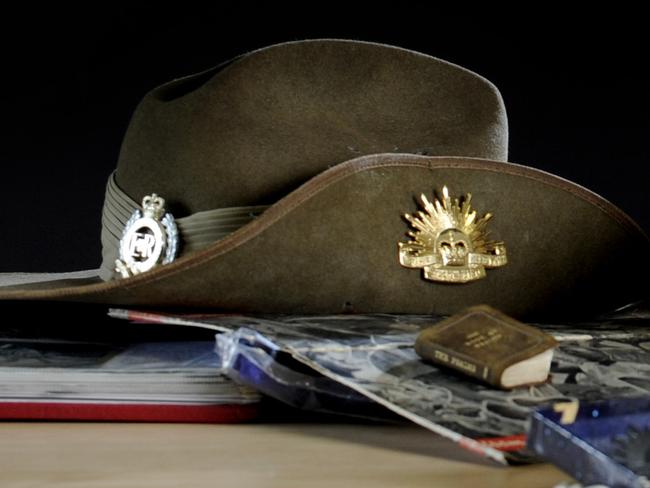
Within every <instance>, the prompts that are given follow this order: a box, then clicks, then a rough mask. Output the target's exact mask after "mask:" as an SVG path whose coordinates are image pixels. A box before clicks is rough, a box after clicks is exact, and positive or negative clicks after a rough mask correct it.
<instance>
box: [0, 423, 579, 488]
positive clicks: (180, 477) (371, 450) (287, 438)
mask: <svg viewBox="0 0 650 488" xmlns="http://www.w3.org/2000/svg"><path fill="white" fill-rule="evenodd" d="M568 479H569V477H568V476H567V475H566V474H564V473H562V472H560V471H558V470H557V469H555V468H554V467H553V466H551V465H548V464H543V465H542V464H540V465H532V466H520V467H500V466H495V465H492V464H490V463H488V462H486V461H483V460H481V459H480V458H477V457H475V456H473V455H471V454H469V453H466V452H464V451H462V450H459V448H457V447H456V446H454V445H453V444H450V443H449V442H448V441H446V440H444V439H441V438H439V437H437V436H435V435H433V434H432V433H430V432H428V431H426V430H424V429H422V428H419V427H415V426H413V427H409V426H390V425H389V426H386V425H366V424H358V425H357V424H294V423H292V424H256V425H199V424H194V425H192V424H185V425H182V424H136V423H134V424H128V423H114V424H111V423H29V422H25V423H20V422H3V423H0V487H2V488H14V487H20V488H26V487H37V486H48V487H53V488H58V487H72V488H75V487H83V488H92V487H157V488H163V487H183V488H185V487H187V488H198V487H204V486H205V487H208V486H209V487H230V486H233V487H305V488H308V487H334V486H353V487H354V488H364V487H372V488H380V487H388V486H400V487H401V486H404V487H407V486H414V487H419V486H422V487H424V486H426V487H483V488H491V487H494V488H496V487H504V486H508V487H526V488H534V487H545V488H550V487H552V486H554V485H555V484H557V483H558V482H561V481H567V480H568Z"/></svg>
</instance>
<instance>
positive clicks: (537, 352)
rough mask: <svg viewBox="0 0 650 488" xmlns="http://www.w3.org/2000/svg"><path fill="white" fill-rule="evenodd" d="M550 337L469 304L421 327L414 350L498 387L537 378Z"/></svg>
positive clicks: (544, 367) (548, 354)
mask: <svg viewBox="0 0 650 488" xmlns="http://www.w3.org/2000/svg"><path fill="white" fill-rule="evenodd" d="M556 345H557V342H556V341H555V339H554V338H553V337H552V336H551V335H549V334H547V333H545V332H543V331H541V330H539V329H537V328H535V327H531V326H530V325H525V324H522V323H521V322H518V321H516V320H515V319H513V318H511V317H508V316H507V315H505V314H503V313H501V312H499V311H498V310H495V309H493V308H492V307H489V306H487V305H479V306H476V307H471V308H468V309H466V310H464V311H463V312H461V313H459V314H456V315H452V316H451V317H449V318H447V319H445V320H442V321H441V322H439V323H438V324H436V325H434V326H433V327H429V328H427V329H425V330H423V331H422V332H421V333H420V335H419V336H418V338H417V340H416V342H415V351H416V352H417V353H418V355H419V356H420V357H422V358H424V359H426V360H428V361H431V362H433V363H435V364H439V365H443V366H446V367H449V368H453V369H456V370H458V371H461V372H462V373H465V374H467V375H470V376H472V377H474V378H477V379H479V380H482V381H485V382H487V383H489V384H491V385H494V386H496V387H499V388H505V389H510V388H515V387H517V386H524V385H531V384H537V383H543V382H544V381H546V379H547V378H548V374H549V371H550V368H551V360H552V358H553V348H554V347H555V346H556Z"/></svg>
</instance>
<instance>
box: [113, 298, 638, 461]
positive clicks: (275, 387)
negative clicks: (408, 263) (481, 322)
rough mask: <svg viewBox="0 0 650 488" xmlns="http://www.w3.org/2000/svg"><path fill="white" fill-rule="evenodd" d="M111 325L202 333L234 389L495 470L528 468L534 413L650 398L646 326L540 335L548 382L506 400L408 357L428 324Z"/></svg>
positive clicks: (380, 318) (194, 321)
mask: <svg viewBox="0 0 650 488" xmlns="http://www.w3.org/2000/svg"><path fill="white" fill-rule="evenodd" d="M111 314H112V315H113V316H118V317H122V318H128V319H131V320H135V321H138V320H145V321H148V322H158V323H172V324H177V325H190V326H199V327H206V328H211V329H213V330H215V331H218V332H221V334H218V335H217V349H218V352H219V356H220V358H221V361H222V367H223V368H224V370H225V371H226V372H227V374H228V375H229V376H231V377H232V378H233V379H235V380H237V381H240V382H242V383H244V384H247V385H249V386H252V387H255V388H256V389H258V390H260V391H262V392H264V393H267V394H270V395H272V396H274V397H276V398H278V399H280V400H283V401H285V402H288V403H291V404H293V405H296V406H302V407H304V408H311V409H323V410H327V411H338V412H340V413H352V414H359V415H366V414H367V415H369V416H373V417H377V416H382V415H383V416H384V417H386V416H387V415H386V414H385V413H383V414H382V412H381V411H379V409H378V408H377V406H378V405H381V406H383V407H385V409H388V410H390V411H391V412H393V413H394V414H398V415H399V416H402V417H404V418H407V419H409V420H411V421H413V422H415V423H417V424H420V425H422V426H424V427H426V428H428V429H430V430H431V431H433V432H436V433H438V434H440V435H443V436H445V437H447V438H449V439H451V440H453V441H455V442H457V443H458V444H459V445H460V446H462V447H464V448H467V449H470V450H472V451H474V452H476V453H479V454H481V455H483V456H486V457H488V458H490V459H492V460H494V461H497V462H500V463H507V462H520V461H526V460H529V459H530V457H529V456H530V453H529V452H527V451H526V448H525V445H526V439H525V431H526V425H527V421H528V418H529V414H530V412H531V411H532V410H533V409H534V408H536V407H542V406H545V405H549V404H551V403H554V402H557V401H566V400H572V399H578V400H581V401H594V400H599V399H603V398H608V397H612V396H618V397H624V396H636V395H639V394H644V393H650V346H649V344H650V328H648V327H643V325H647V323H648V322H647V320H648V319H647V317H646V316H645V315H634V314H633V315H628V316H621V317H620V318H619V319H616V320H608V321H603V322H599V323H590V324H577V325H572V326H567V325H548V324H547V325H539V324H538V326H540V327H541V328H543V329H544V330H546V331H547V332H550V333H552V334H553V335H554V336H555V337H556V339H558V341H559V342H560V345H559V347H558V349H557V350H556V351H555V354H554V359H553V364H552V374H551V377H550V381H549V382H548V383H545V384H542V385H537V386H530V387H522V388H517V389H514V390H510V391H504V390H498V389H494V388H492V387H490V386H487V385H483V384H481V383H478V382H476V381H473V380H472V379H470V378H467V377H465V376H461V375H459V374H456V373H454V372H452V371H449V370H441V369H439V368H438V367H436V366H434V365H431V364H429V363H426V362H424V361H422V360H421V359H420V358H419V357H418V356H417V355H416V354H415V351H414V349H413V344H414V342H415V338H416V337H417V335H418V333H419V332H420V331H421V330H422V329H423V328H425V327H428V326H431V325H433V324H434V323H435V322H436V321H437V320H438V318H437V317H431V316H408V315H337V316H306V317H296V316H284V317H283V316H258V317H254V316H238V315H167V314H157V313H143V312H136V311H126V310H113V311H112V312H111ZM371 405H374V406H375V407H374V408H373V407H372V406H371Z"/></svg>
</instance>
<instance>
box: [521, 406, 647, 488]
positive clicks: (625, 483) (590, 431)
mask: <svg viewBox="0 0 650 488" xmlns="http://www.w3.org/2000/svg"><path fill="white" fill-rule="evenodd" d="M528 447H529V448H530V449H532V450H533V451H535V452H536V453H537V454H539V455H540V456H541V457H543V458H544V459H546V460H548V461H550V462H552V463H554V464H555V465H557V466H558V467H559V468H561V469H563V470H564V471H566V472H567V473H569V474H570V475H571V476H573V477H574V478H575V479H576V480H578V481H579V482H581V483H582V484H584V485H595V484H598V485H605V486H608V487H610V488H619V487H621V488H622V487H626V488H647V487H650V480H649V479H648V478H649V477H650V396H643V397H638V398H625V399H623V398H619V399H612V400H605V401H601V402H593V403H590V402H579V401H577V400H575V401H572V402H564V403H556V404H555V405H553V406H552V407H549V408H544V409H540V410H537V411H535V412H533V414H532V417H531V424H530V430H529V432H528Z"/></svg>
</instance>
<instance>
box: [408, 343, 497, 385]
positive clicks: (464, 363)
mask: <svg viewBox="0 0 650 488" xmlns="http://www.w3.org/2000/svg"><path fill="white" fill-rule="evenodd" d="M415 349H416V352H417V353H418V354H419V355H420V356H425V357H427V358H430V359H431V361H433V362H434V363H436V364H440V365H442V366H446V367H448V368H452V369H455V370H457V371H460V372H461V373H464V374H466V375H469V376H472V377H474V378H476V379H479V380H481V381H485V382H487V383H490V384H492V385H495V386H501V383H500V378H501V374H500V372H498V374H495V371H494V368H490V367H489V366H488V365H487V364H485V363H481V362H479V361H476V360H475V359H472V358H469V357H468V356H465V355H464V354H458V353H457V352H455V351H452V350H450V349H447V348H445V347H442V346H440V345H437V344H431V343H430V342H427V343H424V344H420V343H416V345H415Z"/></svg>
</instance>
